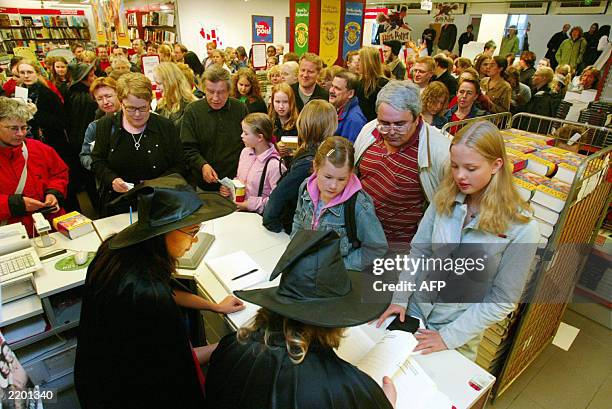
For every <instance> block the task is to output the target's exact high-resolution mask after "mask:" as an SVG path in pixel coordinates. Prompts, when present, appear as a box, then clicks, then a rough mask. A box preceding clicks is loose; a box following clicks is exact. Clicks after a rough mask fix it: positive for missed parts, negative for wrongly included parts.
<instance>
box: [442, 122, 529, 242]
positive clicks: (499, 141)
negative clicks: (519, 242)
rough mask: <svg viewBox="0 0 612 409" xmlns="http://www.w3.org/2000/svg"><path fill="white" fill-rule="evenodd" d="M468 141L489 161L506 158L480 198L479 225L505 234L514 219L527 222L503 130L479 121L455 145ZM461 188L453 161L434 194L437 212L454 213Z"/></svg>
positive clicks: (468, 145) (467, 127)
mask: <svg viewBox="0 0 612 409" xmlns="http://www.w3.org/2000/svg"><path fill="white" fill-rule="evenodd" d="M458 144H464V145H466V146H467V147H469V148H471V149H473V150H475V151H476V152H478V153H479V154H480V155H482V156H483V157H484V158H485V159H486V160H487V161H489V162H493V161H494V160H496V159H497V158H501V159H502V161H503V165H502V167H501V168H500V169H499V171H498V172H496V173H495V174H494V175H493V176H492V177H491V181H490V182H489V184H488V185H487V186H486V187H485V188H484V192H483V193H482V199H481V201H480V221H479V223H478V228H479V229H480V230H482V231H486V232H488V233H492V234H496V235H497V234H503V233H505V232H506V231H507V229H508V227H509V226H510V224H511V223H512V222H518V223H527V222H528V221H529V217H528V216H525V215H524V214H522V213H521V210H523V211H525V212H529V210H530V208H529V205H528V204H527V202H525V201H524V200H522V198H521V197H520V196H519V194H518V192H517V191H516V188H515V187H514V184H513V183H512V163H511V162H510V161H508V158H507V156H506V149H505V146H504V140H503V138H502V135H501V133H500V132H499V129H497V128H496V127H495V125H493V124H492V123H491V122H489V121H478V122H475V123H474V124H472V125H468V126H466V127H464V128H462V129H461V130H460V131H459V132H457V134H456V135H455V136H454V137H453V140H452V142H451V149H452V146H453V145H458ZM458 193H459V188H458V187H457V184H456V183H455V180H454V179H453V175H452V173H451V167H450V162H449V163H448V164H447V166H446V170H445V174H444V177H443V179H442V182H441V183H440V187H439V189H438V192H437V193H436V195H435V197H434V202H435V204H436V208H437V211H438V212H439V213H441V214H443V215H450V214H451V212H452V208H453V206H454V204H455V197H456V196H457V194H458Z"/></svg>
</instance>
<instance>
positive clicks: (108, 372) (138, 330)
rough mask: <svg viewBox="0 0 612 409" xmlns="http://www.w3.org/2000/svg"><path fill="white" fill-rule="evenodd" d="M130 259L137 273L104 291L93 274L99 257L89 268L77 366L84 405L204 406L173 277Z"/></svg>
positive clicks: (115, 279)
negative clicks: (154, 272)
mask: <svg viewBox="0 0 612 409" xmlns="http://www.w3.org/2000/svg"><path fill="white" fill-rule="evenodd" d="M104 245H106V244H104ZM104 245H103V246H104ZM104 251H106V252H108V251H110V250H108V249H106V250H104ZM100 253H101V251H100V250H99V251H98V255H99V254H100ZM130 259H131V260H133V263H131V268H129V269H127V270H126V271H124V272H121V273H120V274H117V275H116V276H115V277H113V278H112V279H111V282H110V283H109V284H108V285H107V286H105V287H104V289H102V290H100V283H99V282H98V281H99V280H94V279H92V277H91V276H90V272H91V269H92V266H93V265H95V263H97V262H98V256H96V258H94V260H93V261H92V263H91V265H90V267H89V269H88V273H87V277H86V279H85V285H84V287H83V304H82V307H81V319H80V323H79V330H78V343H77V350H76V362H75V366H74V383H75V387H76V390H77V394H78V396H79V401H80V403H81V407H82V408H83V409H92V408H95V409H102V408H104V409H116V408H147V409H158V408H159V409H162V408H163V409H166V408H181V409H183V408H185V409H191V408H193V409H196V408H198V409H200V408H203V407H204V396H203V391H202V388H201V386H200V383H199V380H198V375H197V372H196V366H195V361H194V359H193V358H192V351H191V347H190V344H189V339H188V337H187V333H186V329H185V325H184V323H183V321H182V319H181V313H180V310H179V307H178V306H177V305H176V303H175V302H174V300H173V298H172V291H171V287H170V284H169V277H168V280H164V279H161V278H157V277H153V276H152V274H150V272H149V271H148V268H147V266H148V265H149V264H150V261H147V260H143V257H142V256H141V255H140V254H137V252H136V253H134V254H132V255H131V257H130Z"/></svg>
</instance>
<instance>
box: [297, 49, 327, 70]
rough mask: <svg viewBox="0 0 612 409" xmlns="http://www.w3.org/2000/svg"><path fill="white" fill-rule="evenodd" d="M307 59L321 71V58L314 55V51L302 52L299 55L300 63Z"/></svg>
mask: <svg viewBox="0 0 612 409" xmlns="http://www.w3.org/2000/svg"><path fill="white" fill-rule="evenodd" d="M304 60H305V61H308V62H311V63H313V64H314V65H316V66H317V70H318V71H321V68H323V60H321V57H319V56H318V55H316V54H315V53H304V54H303V55H302V56H301V57H300V64H301V63H302V61H304Z"/></svg>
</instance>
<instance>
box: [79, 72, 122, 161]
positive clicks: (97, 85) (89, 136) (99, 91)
mask: <svg viewBox="0 0 612 409" xmlns="http://www.w3.org/2000/svg"><path fill="white" fill-rule="evenodd" d="M89 92H90V93H91V96H92V97H93V99H94V100H95V101H96V103H97V104H98V110H97V111H96V119H100V118H102V117H103V116H104V115H112V114H114V113H115V112H117V111H119V109H120V108H121V105H120V104H119V99H118V98H117V82H116V81H115V80H114V79H113V78H111V77H101V78H96V79H95V80H94V82H93V83H92V84H91V86H90V87H89ZM97 123H98V122H97V121H93V122H91V123H90V124H89V125H88V126H87V129H86V130H85V138H83V146H82V147H81V153H80V160H81V165H83V167H84V168H85V169H87V170H91V150H92V149H93V146H94V144H95V141H96V129H97Z"/></svg>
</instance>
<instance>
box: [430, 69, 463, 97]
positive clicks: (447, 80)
mask: <svg viewBox="0 0 612 409" xmlns="http://www.w3.org/2000/svg"><path fill="white" fill-rule="evenodd" d="M432 81H439V82H441V83H442V84H444V85H446V88H447V89H448V93H449V94H450V98H449V100H450V99H453V97H454V96H455V95H457V80H456V79H455V77H453V76H452V75H450V73H449V72H448V71H444V72H443V73H442V75H440V76H439V77H436V78H434V79H432Z"/></svg>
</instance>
